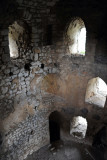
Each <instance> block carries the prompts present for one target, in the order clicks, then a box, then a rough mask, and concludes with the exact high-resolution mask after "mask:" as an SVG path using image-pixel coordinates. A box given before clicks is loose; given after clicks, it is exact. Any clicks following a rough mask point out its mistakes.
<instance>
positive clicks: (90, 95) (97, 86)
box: [85, 77, 107, 108]
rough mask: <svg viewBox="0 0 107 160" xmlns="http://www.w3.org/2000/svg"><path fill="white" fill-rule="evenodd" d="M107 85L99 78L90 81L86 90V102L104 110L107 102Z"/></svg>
mask: <svg viewBox="0 0 107 160" xmlns="http://www.w3.org/2000/svg"><path fill="white" fill-rule="evenodd" d="M106 96H107V85H106V83H105V82H104V81H103V80H102V79H101V78H99V77H96V78H92V79H91V80H89V82H88V84H87V89H86V95H85V102H87V103H89V104H93V105H96V106H98V107H101V108H103V107H104V105H105V102H106Z"/></svg>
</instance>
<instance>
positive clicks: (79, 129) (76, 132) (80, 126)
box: [70, 116, 87, 139]
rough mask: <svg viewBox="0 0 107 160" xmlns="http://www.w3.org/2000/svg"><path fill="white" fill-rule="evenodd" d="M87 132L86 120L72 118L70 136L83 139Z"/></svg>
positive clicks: (78, 117)
mask: <svg viewBox="0 0 107 160" xmlns="http://www.w3.org/2000/svg"><path fill="white" fill-rule="evenodd" d="M86 131H87V120H86V119H85V118H83V117H80V116H77V117H73V119H72V121H71V125H70V135H73V136H74V137H77V138H79V139H82V138H85V135H86Z"/></svg>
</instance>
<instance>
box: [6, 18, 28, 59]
mask: <svg viewBox="0 0 107 160" xmlns="http://www.w3.org/2000/svg"><path fill="white" fill-rule="evenodd" d="M28 39H29V38H28V30H27V25H26V23H25V22H22V21H15V22H14V23H13V24H12V25H10V26H9V33H8V40H9V50H10V57H11V58H18V57H19V56H20V50H19V49H22V48H24V49H25V48H26V47H27V45H28Z"/></svg>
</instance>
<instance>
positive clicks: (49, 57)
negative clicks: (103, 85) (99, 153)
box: [0, 0, 107, 160]
mask: <svg viewBox="0 0 107 160" xmlns="http://www.w3.org/2000/svg"><path fill="white" fill-rule="evenodd" d="M2 5H3V6H2V9H1V14H0V26H1V28H0V46H1V47H0V55H1V56H0V82H1V83H0V122H1V123H0V124H1V125H0V133H1V135H2V145H1V156H2V158H1V159H3V160H4V159H10V160H11V159H13V160H14V159H15V160H16V159H19V160H21V159H24V158H25V157H26V156H27V155H28V154H31V153H32V152H33V151H36V150H37V149H39V148H40V147H42V146H44V145H46V144H48V143H49V122H48V116H49V114H50V113H51V112H52V111H54V110H58V111H59V112H61V114H62V116H61V117H62V122H63V123H62V124H63V125H62V124H61V125H62V126H61V128H62V129H61V130H62V131H61V132H63V134H62V135H63V138H65V139H66V138H67V136H68V138H69V139H70V136H69V122H70V120H72V118H73V116H83V117H85V118H86V119H87V122H88V130H87V136H92V135H93V134H95V133H96V131H97V130H99V128H101V127H102V126H103V125H104V124H105V123H107V118H106V116H107V109H106V108H107V104H106V105H105V108H104V109H98V108H97V107H94V106H92V105H89V104H86V103H85V92H86V86H87V83H88V81H89V80H90V79H91V78H94V77H100V78H102V79H103V80H104V81H105V82H107V72H106V67H107V66H106V64H105V62H104V61H103V59H102V60H100V61H99V63H97V61H96V56H97V55H96V50H97V48H96V45H97V44H98V42H99V40H98V37H97V36H98V34H99V31H102V26H101V24H102V23H103V22H102V19H103V18H104V17H105V10H106V9H105V4H104V3H102V5H101V4H100V3H99V2H97V1H95V2H88V1H87V2H86V3H83V2H81V3H80V2H79V1H78V0H77V2H74V1H73V0H72V2H70V1H65V0H64V1H58V2H57V1H56V0H53V1H49V0H48V1H42V0H37V1H33V0H32V1H28V0H20V1H19V0H17V2H15V1H14V2H13V1H12V0H11V1H9V2H8V1H7V3H6V5H5V4H4V2H2ZM99 9H100V11H99ZM7 11H8V12H7ZM2 15H4V17H5V18H4V19H3V16H2ZM76 16H78V17H80V18H81V19H82V20H83V21H84V23H85V26H86V30H87V37H86V55H85V57H75V56H72V55H70V54H69V51H68V41H67V35H66V31H67V26H69V23H70V20H71V19H72V18H73V17H76ZM15 21H24V22H25V23H26V24H27V26H28V35H29V43H28V44H27V47H26V48H24V47H22V48H21V47H20V48H19V53H20V56H19V57H18V58H16V59H15V58H10V54H9V44H8V27H9V26H10V25H12V24H13V23H14V22H15ZM49 25H51V26H52V28H51V29H52V37H51V39H52V41H51V43H52V44H51V45H48V43H47V42H48V41H47V42H46V40H47V39H50V37H47V36H49V35H48V34H49V33H50V32H49V33H47V32H48V31H47V28H48V26H49ZM104 27H105V26H104ZM101 33H102V35H103V34H105V32H104V33H103V32H101ZM22 46H23V44H22ZM105 48H106V45H105ZM102 55H103V52H102ZM102 57H103V56H102ZM105 58H107V57H105ZM66 124H67V125H66ZM66 126H68V128H67V127H66ZM96 126H97V127H96Z"/></svg>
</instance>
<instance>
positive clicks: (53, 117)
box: [49, 111, 60, 143]
mask: <svg viewBox="0 0 107 160" xmlns="http://www.w3.org/2000/svg"><path fill="white" fill-rule="evenodd" d="M49 132H50V143H53V142H55V141H58V140H60V124H59V113H58V112H57V111H54V112H52V113H51V114H50V116H49Z"/></svg>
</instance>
